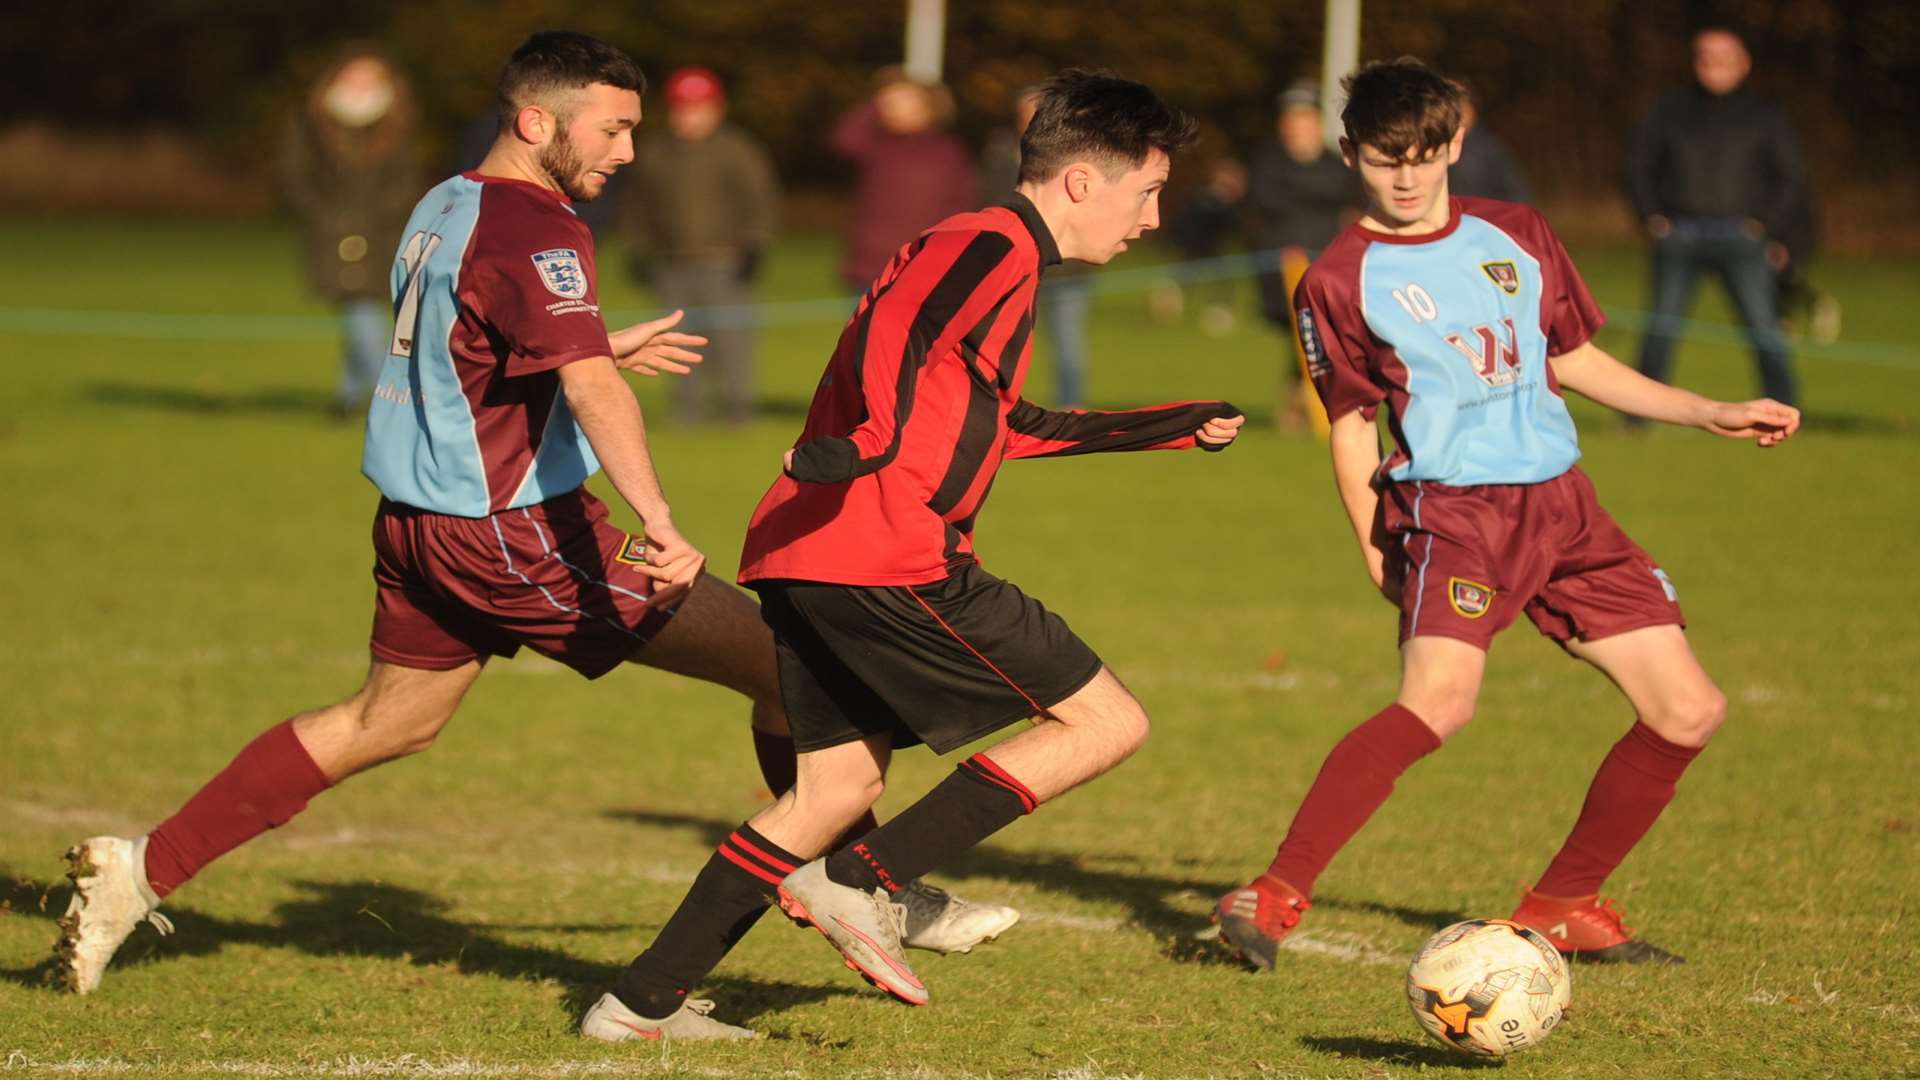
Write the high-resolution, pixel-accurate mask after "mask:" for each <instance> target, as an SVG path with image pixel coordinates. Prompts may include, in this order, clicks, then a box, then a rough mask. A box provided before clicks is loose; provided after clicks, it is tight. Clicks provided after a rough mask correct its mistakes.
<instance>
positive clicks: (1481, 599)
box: [1447, 578, 1493, 619]
mask: <svg viewBox="0 0 1920 1080" xmlns="http://www.w3.org/2000/svg"><path fill="white" fill-rule="evenodd" d="M1447 600H1448V602H1449V603H1451V604H1453V610H1455V611H1457V612H1459V613H1460V616H1461V617H1462V618H1466V619H1477V618H1479V617H1480V616H1482V615H1485V614H1486V613H1487V609H1488V608H1491V607H1492V606H1493V589H1492V588H1491V587H1489V586H1486V585H1482V584H1480V583H1479V582H1477V581H1468V580H1467V579H1465V578H1448V579H1447Z"/></svg>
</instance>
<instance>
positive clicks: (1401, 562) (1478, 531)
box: [1380, 469, 1686, 649]
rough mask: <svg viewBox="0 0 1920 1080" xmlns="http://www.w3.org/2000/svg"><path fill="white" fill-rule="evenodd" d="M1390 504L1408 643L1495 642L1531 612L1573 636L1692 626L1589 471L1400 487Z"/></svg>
mask: <svg viewBox="0 0 1920 1080" xmlns="http://www.w3.org/2000/svg"><path fill="white" fill-rule="evenodd" d="M1380 512H1381V515H1382V519H1383V521H1384V524H1385V525H1386V527H1387V531H1388V532H1389V533H1390V534H1391V535H1392V536H1393V537H1394V538H1395V540H1396V541H1397V547H1398V560H1397V563H1398V565H1397V566H1395V567H1392V569H1396V570H1397V571H1398V572H1399V573H1400V574H1401V575H1402V578H1401V582H1402V585H1401V594H1400V640H1401V642H1402V643H1405V642H1406V640H1407V639H1408V638H1411V637H1415V636H1418V635H1422V634H1430V635H1435V636H1438V637H1449V638H1457V639H1459V640H1461V641H1465V642H1468V643H1470V644H1473V645H1478V646H1480V647H1481V648H1483V649H1484V648H1486V647H1487V646H1488V645H1489V644H1490V643H1491V642H1492V641H1493V636H1494V635H1495V634H1497V633H1499V632H1500V631H1502V630H1504V629H1506V628H1507V626H1508V625H1509V624H1511V623H1512V622H1513V620H1514V619H1516V618H1519V616H1520V612H1521V611H1523V610H1524V611H1525V612H1526V613H1527V617H1528V618H1530V619H1532V620H1533V625H1535V626H1536V627H1539V629H1540V632H1541V633H1543V634H1545V635H1547V636H1548V637H1550V638H1552V639H1553V640H1555V641H1558V642H1561V643H1562V644H1564V643H1566V642H1568V641H1571V640H1573V639H1575V638H1578V639H1580V640H1581V641H1595V640H1598V639H1600V638H1604V637H1612V636H1613V635H1615V634H1624V633H1626V632H1627V631H1629V630H1638V629H1640V628H1642V627H1646V626H1666V625H1677V626H1685V625H1686V619H1685V618H1684V617H1683V616H1682V615H1681V614H1680V604H1679V599H1678V596H1677V595H1676V594H1675V593H1674V589H1673V583H1672V582H1671V581H1669V580H1667V575H1666V572H1665V571H1663V570H1661V569H1660V567H1659V566H1657V565H1655V563H1654V561H1653V560H1652V559H1651V558H1649V557H1648V556H1647V553H1646V552H1645V551H1642V550H1641V549H1640V545H1638V544H1636V543H1634V542H1633V540H1632V539H1631V538H1630V537H1628V536H1627V534H1626V533H1625V532H1623V531H1621V529H1620V526H1619V525H1617V524H1615V523H1614V520H1613V518H1612V517H1611V516H1609V515H1608V514H1607V512H1606V511H1605V510H1603V509H1601V508H1600V503H1599V501H1598V500H1597V499H1595V498H1594V494H1593V481H1591V480H1589V479H1587V474H1586V473H1584V472H1581V471H1580V470H1579V469H1569V470H1567V471H1566V472H1564V473H1562V474H1560V475H1559V476H1556V477H1554V478H1553V479H1551V480H1548V481H1546V482H1544V483H1539V484H1485V485H1481V486H1477V487H1450V486H1448V485H1446V484H1436V483H1434V482H1432V481H1430V480H1409V481H1405V482H1402V483H1397V484H1392V485H1389V486H1388V488H1387V490H1386V491H1385V492H1383V493H1382V494H1381V499H1380Z"/></svg>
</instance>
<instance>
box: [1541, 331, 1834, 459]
mask: <svg viewBox="0 0 1920 1080" xmlns="http://www.w3.org/2000/svg"><path fill="white" fill-rule="evenodd" d="M1548 362H1549V363H1551V364H1552V365H1553V374H1554V376H1555V377H1556V378H1558V379H1559V380H1560V385H1561V386H1563V387H1566V388H1567V389H1569V390H1573V391H1575V392H1576V393H1579V394H1581V395H1582V396H1584V397H1588V398H1591V399H1593V400H1594V401H1596V402H1599V403H1600V404H1602V405H1605V406H1607V407H1608V408H1610V409H1617V410H1619V411H1620V412H1623V413H1626V414H1627V415H1629V416H1640V417H1645V418H1646V419H1648V420H1659V421H1661V422H1662V423H1667V424H1679V425H1681V426H1682V427H1697V428H1700V429H1701V430H1703V431H1711V432H1713V433H1714V434H1715V435H1720V436H1723V437H1725V438H1729V439H1752V440H1754V442H1755V443H1757V444H1758V445H1760V446H1762V447H1768V446H1778V445H1779V444H1781V443H1783V442H1785V441H1787V440H1788V439H1790V438H1792V437H1793V433H1794V432H1796V431H1799V430H1800V410H1799V409H1796V408H1794V407H1793V406H1791V405H1782V404H1781V403H1779V402H1777V401H1774V400H1773V399H1771V398H1759V399H1756V400H1753V401H1715V400H1714V399H1712V398H1708V397H1702V396H1700V395H1699V394H1696V393H1694V392H1692V391H1691V390H1682V389H1680V388H1679V387H1677V386H1668V385H1667V384H1666V383H1663V382H1656V381H1655V380H1653V379H1649V378H1647V377H1646V376H1645V375H1642V374H1640V373H1639V372H1637V371H1635V370H1633V369H1632V368H1630V367H1628V366H1626V365H1625V364H1622V363H1621V362H1620V361H1618V360H1615V359H1614V358H1613V357H1611V356H1609V355H1607V353H1606V351H1605V350H1603V349H1601V348H1600V347H1599V346H1597V345H1595V344H1594V343H1593V342H1591V341H1589V342H1586V343H1585V344H1582V345H1580V346H1579V347H1578V348H1575V349H1571V350H1569V351H1567V352H1564V353H1562V354H1560V355H1559V356H1555V357H1553V358H1551V359H1550V360H1549V361H1548Z"/></svg>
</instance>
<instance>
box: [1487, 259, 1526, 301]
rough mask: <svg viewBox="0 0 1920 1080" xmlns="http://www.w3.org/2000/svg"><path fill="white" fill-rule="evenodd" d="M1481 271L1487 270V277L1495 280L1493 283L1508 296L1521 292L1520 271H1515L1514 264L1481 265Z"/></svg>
mask: <svg viewBox="0 0 1920 1080" xmlns="http://www.w3.org/2000/svg"><path fill="white" fill-rule="evenodd" d="M1480 269H1482V270H1485V271H1486V272H1487V276H1488V277H1490V278H1492V279H1493V283H1494V284H1495V285H1498V286H1500V288H1501V289H1502V290H1503V291H1504V292H1505V293H1506V294H1507V295H1508V296H1512V295H1513V294H1514V293H1517V292H1519V291H1520V271H1519V270H1517V269H1515V268H1514V265H1513V264H1512V263H1510V262H1490V263H1481V264H1480Z"/></svg>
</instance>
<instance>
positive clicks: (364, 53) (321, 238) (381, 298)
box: [278, 46, 426, 418]
mask: <svg viewBox="0 0 1920 1080" xmlns="http://www.w3.org/2000/svg"><path fill="white" fill-rule="evenodd" d="M414 133H415V129H414V103H413V93H412V90H411V88H410V87H409V86H408V84H407V80H406V77H405V76H403V75H402V74H401V73H400V70H399V69H398V68H397V67H395V66H394V64H393V62H392V61H391V60H389V59H388V58H387V57H386V56H385V55H384V54H382V53H381V52H379V51H378V50H375V49H372V48H369V47H364V46H354V47H351V48H349V49H347V50H346V51H345V52H343V53H342V54H341V55H340V56H339V58H338V59H336V60H335V61H334V62H333V63H332V64H331V65H330V66H329V67H328V68H327V70H326V71H324V72H322V73H321V75H320V77H319V78H318V79H316V80H315V81H314V83H313V86H312V88H311V89H310V90H309V91H308V93H307V96H306V99H305V101H304V102H303V103H302V105H301V108H300V109H299V111H298V112H297V113H296V114H295V115H294V116H293V118H292V120H291V122H289V123H288V125H287V129H286V133H285V136H284V137H283V139H282V141H281V146H280V157H279V162H278V165H279V170H278V171H279V180H280V190H281V193H282V195H283V196H284V198H285V199H286V201H287V204H288V206H289V207H291V208H292V210H293V212H294V214H295V216H297V217H298V218H299V219H300V225H301V231H302V234H303V239H304V241H305V246H306V255H307V259H306V262H307V277H308V280H309V281H310V282H311V284H312V286H313V289H314V291H315V292H317V293H319V294H320V295H321V296H323V297H326V298H327V299H328V300H331V301H333V302H334V303H335V304H336V305H337V306H338V308H339V311H340V321H341V332H342V335H343V339H344V341H343V344H344V350H343V359H342V363H341V370H340V381H339V385H338V386H337V387H336V389H335V391H334V397H333V405H332V410H333V412H334V413H335V414H336V415H338V416H340V417H343V418H344V417H347V416H350V415H352V414H354V413H356V412H358V411H359V409H360V408H361V406H363V405H365V404H366V402H367V398H368V396H369V395H370V394H371V393H372V392H373V381H374V379H375V378H377V377H378V376H379V374H380V366H381V365H382V364H383V363H385V362H386V358H387V352H388V348H389V345H390V341H389V339H390V338H391V336H392V331H393V321H392V313H391V300H390V298H389V289H390V283H389V282H388V280H387V277H388V272H389V269H390V268H391V267H392V265H393V256H394V252H395V251H397V250H398V249H399V247H400V233H401V231H402V230H403V229H405V228H406V225H407V215H408V214H409V213H411V212H412V210H413V204H414V203H415V202H417V201H418V200H419V198H420V194H421V192H422V191H424V190H425V188H426V185H425V183H424V181H423V179H422V174H421V171H420V165H419V161H418V158H417V156H416V153H415V150H416V147H415V145H414Z"/></svg>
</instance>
